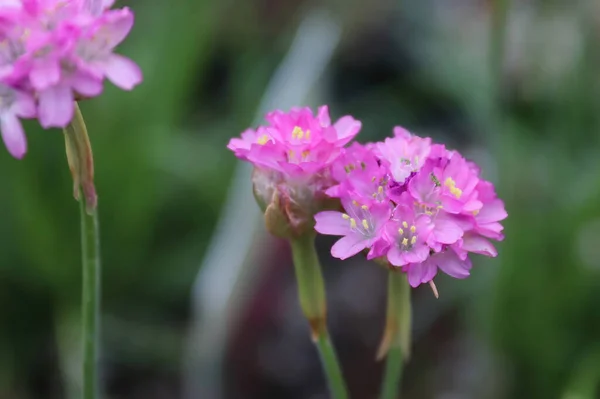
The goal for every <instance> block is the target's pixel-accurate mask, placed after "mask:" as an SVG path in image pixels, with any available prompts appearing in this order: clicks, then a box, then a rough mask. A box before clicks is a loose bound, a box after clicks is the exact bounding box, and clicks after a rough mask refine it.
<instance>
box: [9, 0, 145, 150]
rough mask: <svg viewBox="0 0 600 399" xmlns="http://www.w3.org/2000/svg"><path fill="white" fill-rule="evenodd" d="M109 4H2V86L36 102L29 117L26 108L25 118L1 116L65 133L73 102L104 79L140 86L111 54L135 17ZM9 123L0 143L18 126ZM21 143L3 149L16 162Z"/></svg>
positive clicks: (130, 66)
mask: <svg viewBox="0 0 600 399" xmlns="http://www.w3.org/2000/svg"><path fill="white" fill-rule="evenodd" d="M112 3H113V1H107V0H71V1H65V0H2V1H0V84H1V85H2V86H3V87H6V88H7V91H8V92H15V93H20V95H19V97H20V98H28V99H35V100H36V102H34V103H33V112H29V111H31V107H30V102H27V104H28V105H27V106H26V108H27V110H26V111H27V112H18V111H16V110H15V112H12V113H6V112H4V114H3V115H7V114H10V115H14V116H18V117H21V118H35V117H37V118H38V119H39V121H40V123H41V125H42V126H43V127H45V128H49V127H59V128H63V127H65V126H66V125H67V124H68V123H69V122H70V121H71V119H72V118H73V110H74V100H75V99H77V98H91V97H95V96H97V95H99V94H100V93H101V92H102V89H103V81H104V78H108V79H109V80H110V81H112V82H113V83H114V84H115V85H116V86H118V87H120V88H122V89H125V90H131V89H132V88H133V87H135V86H136V85H137V84H139V83H140V82H141V80H142V74H141V71H140V69H139V68H138V66H137V65H136V64H134V63H133V62H132V61H130V60H129V59H127V58H124V57H122V56H120V55H117V54H114V53H113V50H114V48H115V47H116V46H117V45H118V44H120V43H121V42H122V41H123V40H124V39H125V37H126V36H127V35H128V33H129V31H130V30H131V27H132V26H133V14H132V12H131V11H130V10H129V9H128V8H122V9H117V10H111V9H109V7H110V6H111V5H112ZM3 98H4V96H3ZM27 101H28V100H27ZM2 105H3V106H5V105H6V104H5V103H3V104H2ZM4 108H10V107H6V106H5V107H3V109H4ZM11 109H15V108H11ZM4 119H5V118H3V120H4ZM11 122H13V123H10V124H11V125H12V126H13V128H12V129H11V128H8V131H7V132H4V130H5V128H6V127H5V124H7V123H6V122H4V123H3V125H2V131H3V132H2V134H3V137H4V140H5V143H7V142H8V141H9V140H8V141H7V138H6V137H13V138H15V137H16V133H14V132H15V129H14V126H17V125H18V124H17V123H15V121H11ZM11 131H12V132H11ZM21 136H23V135H22V129H21ZM21 141H22V144H21V145H20V146H17V145H16V144H14V143H13V145H14V146H15V147H13V149H11V148H10V147H8V144H7V148H8V149H9V151H10V152H11V154H13V155H14V156H17V157H18V156H22V154H20V153H21V150H17V148H19V149H22V151H23V153H24V149H25V148H26V145H25V142H24V137H22V140H21ZM15 154H16V155H15ZM19 154H20V155H19Z"/></svg>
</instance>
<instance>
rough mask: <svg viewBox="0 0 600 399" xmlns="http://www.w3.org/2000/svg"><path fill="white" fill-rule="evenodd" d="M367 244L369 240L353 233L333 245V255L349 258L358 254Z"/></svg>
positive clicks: (339, 257)
mask: <svg viewBox="0 0 600 399" xmlns="http://www.w3.org/2000/svg"><path fill="white" fill-rule="evenodd" d="M366 246H367V240H365V239H364V238H363V237H362V236H361V235H358V234H352V235H348V236H346V237H343V238H341V239H339V240H338V241H337V242H336V243H335V244H333V247H331V255H332V256H333V257H334V258H338V259H342V260H343V259H347V258H349V257H351V256H354V255H356V254H357V253H359V252H360V251H362V250H363V249H365V248H366Z"/></svg>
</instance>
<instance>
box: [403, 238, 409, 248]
mask: <svg viewBox="0 0 600 399" xmlns="http://www.w3.org/2000/svg"><path fill="white" fill-rule="evenodd" d="M402 245H404V246H405V247H407V246H408V238H403V239H402Z"/></svg>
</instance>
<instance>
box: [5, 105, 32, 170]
mask: <svg viewBox="0 0 600 399" xmlns="http://www.w3.org/2000/svg"><path fill="white" fill-rule="evenodd" d="M0 129H1V130H2V140H4V145H6V149H7V150H8V152H9V153H10V155H12V156H13V157H15V158H17V159H21V158H23V156H24V155H25V153H26V152H27V141H26V139H25V133H24V132H23V126H22V125H21V121H19V119H18V118H17V117H16V115H14V114H12V113H4V114H2V116H1V117H0Z"/></svg>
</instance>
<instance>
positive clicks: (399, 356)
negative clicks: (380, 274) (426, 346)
mask: <svg viewBox="0 0 600 399" xmlns="http://www.w3.org/2000/svg"><path fill="white" fill-rule="evenodd" d="M410 306H411V305H410V288H409V285H408V281H407V280H406V275H405V274H404V273H400V272H396V271H390V272H389V273H388V301H387V316H386V326H385V332H384V337H383V341H382V343H381V347H380V349H379V355H378V356H379V357H383V356H384V355H385V354H386V353H387V359H386V363H385V374H384V377H383V383H382V386H381V399H397V398H399V387H400V381H401V380H402V366H403V365H404V361H405V360H407V359H408V355H409V353H410V352H409V350H410V329H411V309H410Z"/></svg>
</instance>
